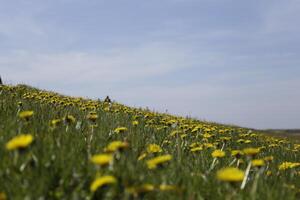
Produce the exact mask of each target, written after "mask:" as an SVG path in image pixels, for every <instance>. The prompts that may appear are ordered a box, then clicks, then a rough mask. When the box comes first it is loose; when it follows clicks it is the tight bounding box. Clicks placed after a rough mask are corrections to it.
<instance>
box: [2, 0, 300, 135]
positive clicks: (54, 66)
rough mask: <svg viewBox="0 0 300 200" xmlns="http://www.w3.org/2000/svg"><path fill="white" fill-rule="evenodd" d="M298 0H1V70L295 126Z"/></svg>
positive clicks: (63, 86)
mask: <svg viewBox="0 0 300 200" xmlns="http://www.w3.org/2000/svg"><path fill="white" fill-rule="evenodd" d="M299 10H300V0H285V1H282V0H251V1H239V0H150V1H141V0H88V1H86V0H43V1H39V0H26V1H25V0H10V1H7V0H0V75H1V77H2V79H3V81H4V82H5V83H8V84H18V83H24V84H28V85H31V86H35V87H38V88H41V89H47V90H51V91H55V92H59V93H63V94H66V95H73V96H83V97H88V98H93V99H97V98H100V99H103V98H105V96H106V95H109V96H110V97H111V99H113V100H115V101H117V102H120V103H123V104H126V105H129V106H134V107H143V108H146V107H148V108H150V109H152V110H155V111H160V112H168V113H171V114H176V115H181V116H190V117H196V118H198V119H201V120H206V121H214V122H220V123H226V124H235V125H239V126H244V127H251V128H257V129H265V128H300V103H299V102H300V78H299V77H300V26H298V25H297V24H298V23H299V20H300V12H299Z"/></svg>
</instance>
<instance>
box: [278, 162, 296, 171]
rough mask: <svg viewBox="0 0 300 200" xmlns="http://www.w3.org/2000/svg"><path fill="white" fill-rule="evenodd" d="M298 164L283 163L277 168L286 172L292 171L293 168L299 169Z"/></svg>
mask: <svg viewBox="0 0 300 200" xmlns="http://www.w3.org/2000/svg"><path fill="white" fill-rule="evenodd" d="M299 166H300V163H299V162H283V163H281V164H280V165H279V166H278V169H279V170H286V169H292V168H295V167H299Z"/></svg>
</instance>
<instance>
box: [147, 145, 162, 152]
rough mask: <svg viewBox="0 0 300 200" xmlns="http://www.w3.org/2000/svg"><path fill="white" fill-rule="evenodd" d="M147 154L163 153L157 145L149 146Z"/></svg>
mask: <svg viewBox="0 0 300 200" xmlns="http://www.w3.org/2000/svg"><path fill="white" fill-rule="evenodd" d="M147 152H148V153H159V152H162V149H161V147H160V146H158V145H157V144H149V145H148V147H147Z"/></svg>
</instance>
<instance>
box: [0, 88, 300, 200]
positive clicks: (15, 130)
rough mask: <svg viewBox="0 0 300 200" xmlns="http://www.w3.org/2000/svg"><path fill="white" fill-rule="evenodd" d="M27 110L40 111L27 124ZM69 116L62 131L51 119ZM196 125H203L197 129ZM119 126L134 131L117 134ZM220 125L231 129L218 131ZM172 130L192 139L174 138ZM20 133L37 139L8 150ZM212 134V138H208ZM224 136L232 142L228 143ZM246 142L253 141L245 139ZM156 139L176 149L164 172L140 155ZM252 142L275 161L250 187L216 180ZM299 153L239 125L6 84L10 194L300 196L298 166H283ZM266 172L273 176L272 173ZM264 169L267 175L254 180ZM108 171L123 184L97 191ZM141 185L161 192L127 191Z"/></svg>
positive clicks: (3, 182) (2, 95) (2, 92)
mask: <svg viewBox="0 0 300 200" xmlns="http://www.w3.org/2000/svg"><path fill="white" fill-rule="evenodd" d="M18 104H22V106H19V105H18ZM25 110H32V111H34V115H33V116H32V117H31V118H30V119H29V121H28V122H26V121H25V120H22V119H20V117H19V116H18V113H19V112H20V111H25ZM90 111H95V112H96V113H97V115H98V119H97V120H96V122H95V124H96V125H97V127H94V128H93V129H92V128H91V124H92V122H91V121H89V120H88V119H87V118H86V116H87V114H88V113H89V112H90ZM66 115H72V116H74V117H75V118H76V121H75V122H74V123H71V124H69V125H67V124H66V123H62V124H60V125H59V126H57V127H56V128H53V127H52V126H50V125H49V124H50V122H51V120H53V119H63V118H64V117H65V116H66ZM135 119H136V120H138V121H139V124H138V125H137V126H134V125H132V121H133V120H135ZM197 126H199V127H200V128H199V129H198V130H197V131H193V129H194V128H195V127H197ZM67 127H68V128H67ZM117 127H126V128H128V130H127V131H126V132H124V133H114V130H115V128H117ZM220 130H224V131H225V133H222V134H221V133H219V132H220ZM173 131H179V132H180V133H182V134H186V136H185V137H183V138H181V137H180V135H175V136H174V137H171V136H170V134H171V133H172V132H173ZM21 133H30V134H32V135H33V136H34V142H33V143H32V144H30V145H29V146H28V147H26V148H25V149H21V150H14V151H9V150H7V149H6V144H7V142H8V141H9V140H10V139H12V138H13V137H15V136H17V135H19V134H21ZM205 133H208V134H210V135H211V136H212V137H208V138H205ZM253 133H254V134H253ZM91 136H92V139H91ZM222 137H228V138H229V140H228V141H226V142H224V141H223V140H222ZM239 139H244V140H250V141H251V142H250V143H247V144H246V143H240V142H238V140H239ZM115 140H121V141H126V142H127V143H128V144H129V147H128V148H127V149H124V150H122V151H117V152H115V153H114V161H113V164H111V165H110V166H106V167H99V166H95V164H93V163H92V162H91V161H90V157H91V156H92V155H95V154H98V153H103V152H104V148H105V147H106V146H107V145H108V144H109V143H110V142H112V141H115ZM194 142H199V144H200V145H201V144H202V145H203V144H206V143H211V144H213V148H204V149H203V150H202V151H200V152H191V151H190V145H191V144H192V143H194ZM149 144H158V145H159V146H160V147H161V148H162V150H163V152H160V153H157V155H164V154H170V155H172V157H173V158H172V160H171V161H170V162H168V163H165V164H163V166H161V167H158V168H157V169H153V170H150V169H148V168H147V165H146V161H147V160H149V159H150V158H152V157H154V156H155V155H152V154H150V155H148V157H146V158H145V159H144V160H138V157H139V156H140V155H141V154H142V153H143V152H145V151H146V148H147V145H149ZM274 144H275V145H274ZM222 147H223V150H224V151H225V152H226V156H225V157H224V158H220V159H217V162H216V163H217V164H216V165H215V167H214V168H213V169H212V170H211V171H209V168H210V166H211V164H212V162H213V159H214V158H213V157H212V156H211V153H212V151H213V150H214V149H221V148H222ZM246 147H257V148H261V152H260V153H259V154H258V155H257V158H261V159H262V158H264V157H266V156H273V157H274V160H273V161H271V162H269V163H267V164H266V165H265V166H264V167H262V168H261V169H256V168H254V167H253V168H251V170H250V174H249V179H248V181H247V184H246V187H245V188H244V189H243V190H241V189H240V183H235V184H231V183H224V182H221V181H219V180H217V178H216V172H217V171H218V170H220V169H222V168H224V167H226V166H229V164H230V163H231V162H232V161H233V159H234V158H233V157H232V156H231V155H230V152H231V150H234V149H240V150H242V149H244V148H246ZM299 150H300V148H299V146H297V145H296V143H295V142H293V141H292V140H287V139H282V138H272V137H270V136H267V135H264V134H260V133H256V132H255V131H254V132H253V130H252V132H251V133H250V130H248V129H244V128H240V127H234V126H227V125H220V124H216V123H209V122H201V121H198V120H196V119H186V118H181V117H178V116H171V115H168V114H160V113H153V112H150V111H148V110H143V109H136V108H130V107H127V106H124V105H121V104H118V103H113V104H112V105H109V104H107V103H104V102H102V101H92V100H88V99H78V98H72V97H66V96H62V95H59V94H56V93H51V92H46V91H41V90H38V89H35V88H31V87H28V86H24V85H18V86H0V158H1V162H0V193H1V192H2V195H4V194H5V196H7V199H12V200H19V199H41V200H42V199H188V200H194V199H270V200H274V199H278V200H279V199H285V200H289V199H299V198H300V193H299V192H300V170H299V167H298V168H297V167H295V168H292V169H287V170H279V169H278V166H279V165H280V164H281V163H282V162H285V161H289V162H300V153H299ZM241 159H242V160H243V161H244V162H245V163H244V164H241V165H240V166H239V168H240V169H241V170H243V171H245V170H246V167H247V162H249V157H248V158H247V157H246V156H243V157H242V158H241ZM234 165H236V164H234ZM267 171H270V172H271V173H272V174H271V175H269V176H267V175H266V173H267ZM257 174H260V175H259V177H258V178H255V176H257ZM101 175H112V176H114V177H116V179H117V183H116V184H113V185H107V186H105V187H101V188H99V189H98V190H97V191H96V192H91V191H90V185H91V183H92V182H93V180H94V179H95V178H96V177H99V176H101ZM142 184H152V185H153V186H154V187H155V189H154V190H153V191H148V192H144V193H142V192H140V193H138V194H137V195H132V194H131V193H129V192H128V188H130V187H135V188H137V187H138V186H141V185H142ZM160 184H168V185H174V186H176V189H175V190H174V191H160V190H159V189H158V186H159V185H160ZM256 184H257V188H256V189H255V185H256ZM126 188H127V189H126ZM0 199H1V195H0Z"/></svg>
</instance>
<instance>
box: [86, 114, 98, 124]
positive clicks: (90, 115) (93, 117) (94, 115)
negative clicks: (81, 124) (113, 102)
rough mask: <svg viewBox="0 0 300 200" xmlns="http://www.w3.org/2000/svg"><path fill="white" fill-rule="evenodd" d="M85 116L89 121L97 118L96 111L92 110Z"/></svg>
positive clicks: (94, 120)
mask: <svg viewBox="0 0 300 200" xmlns="http://www.w3.org/2000/svg"><path fill="white" fill-rule="evenodd" d="M86 118H87V119H88V120H90V121H91V122H96V120H97V119H98V115H97V114H96V113H94V112H90V113H89V114H88V115H87V116H86Z"/></svg>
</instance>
